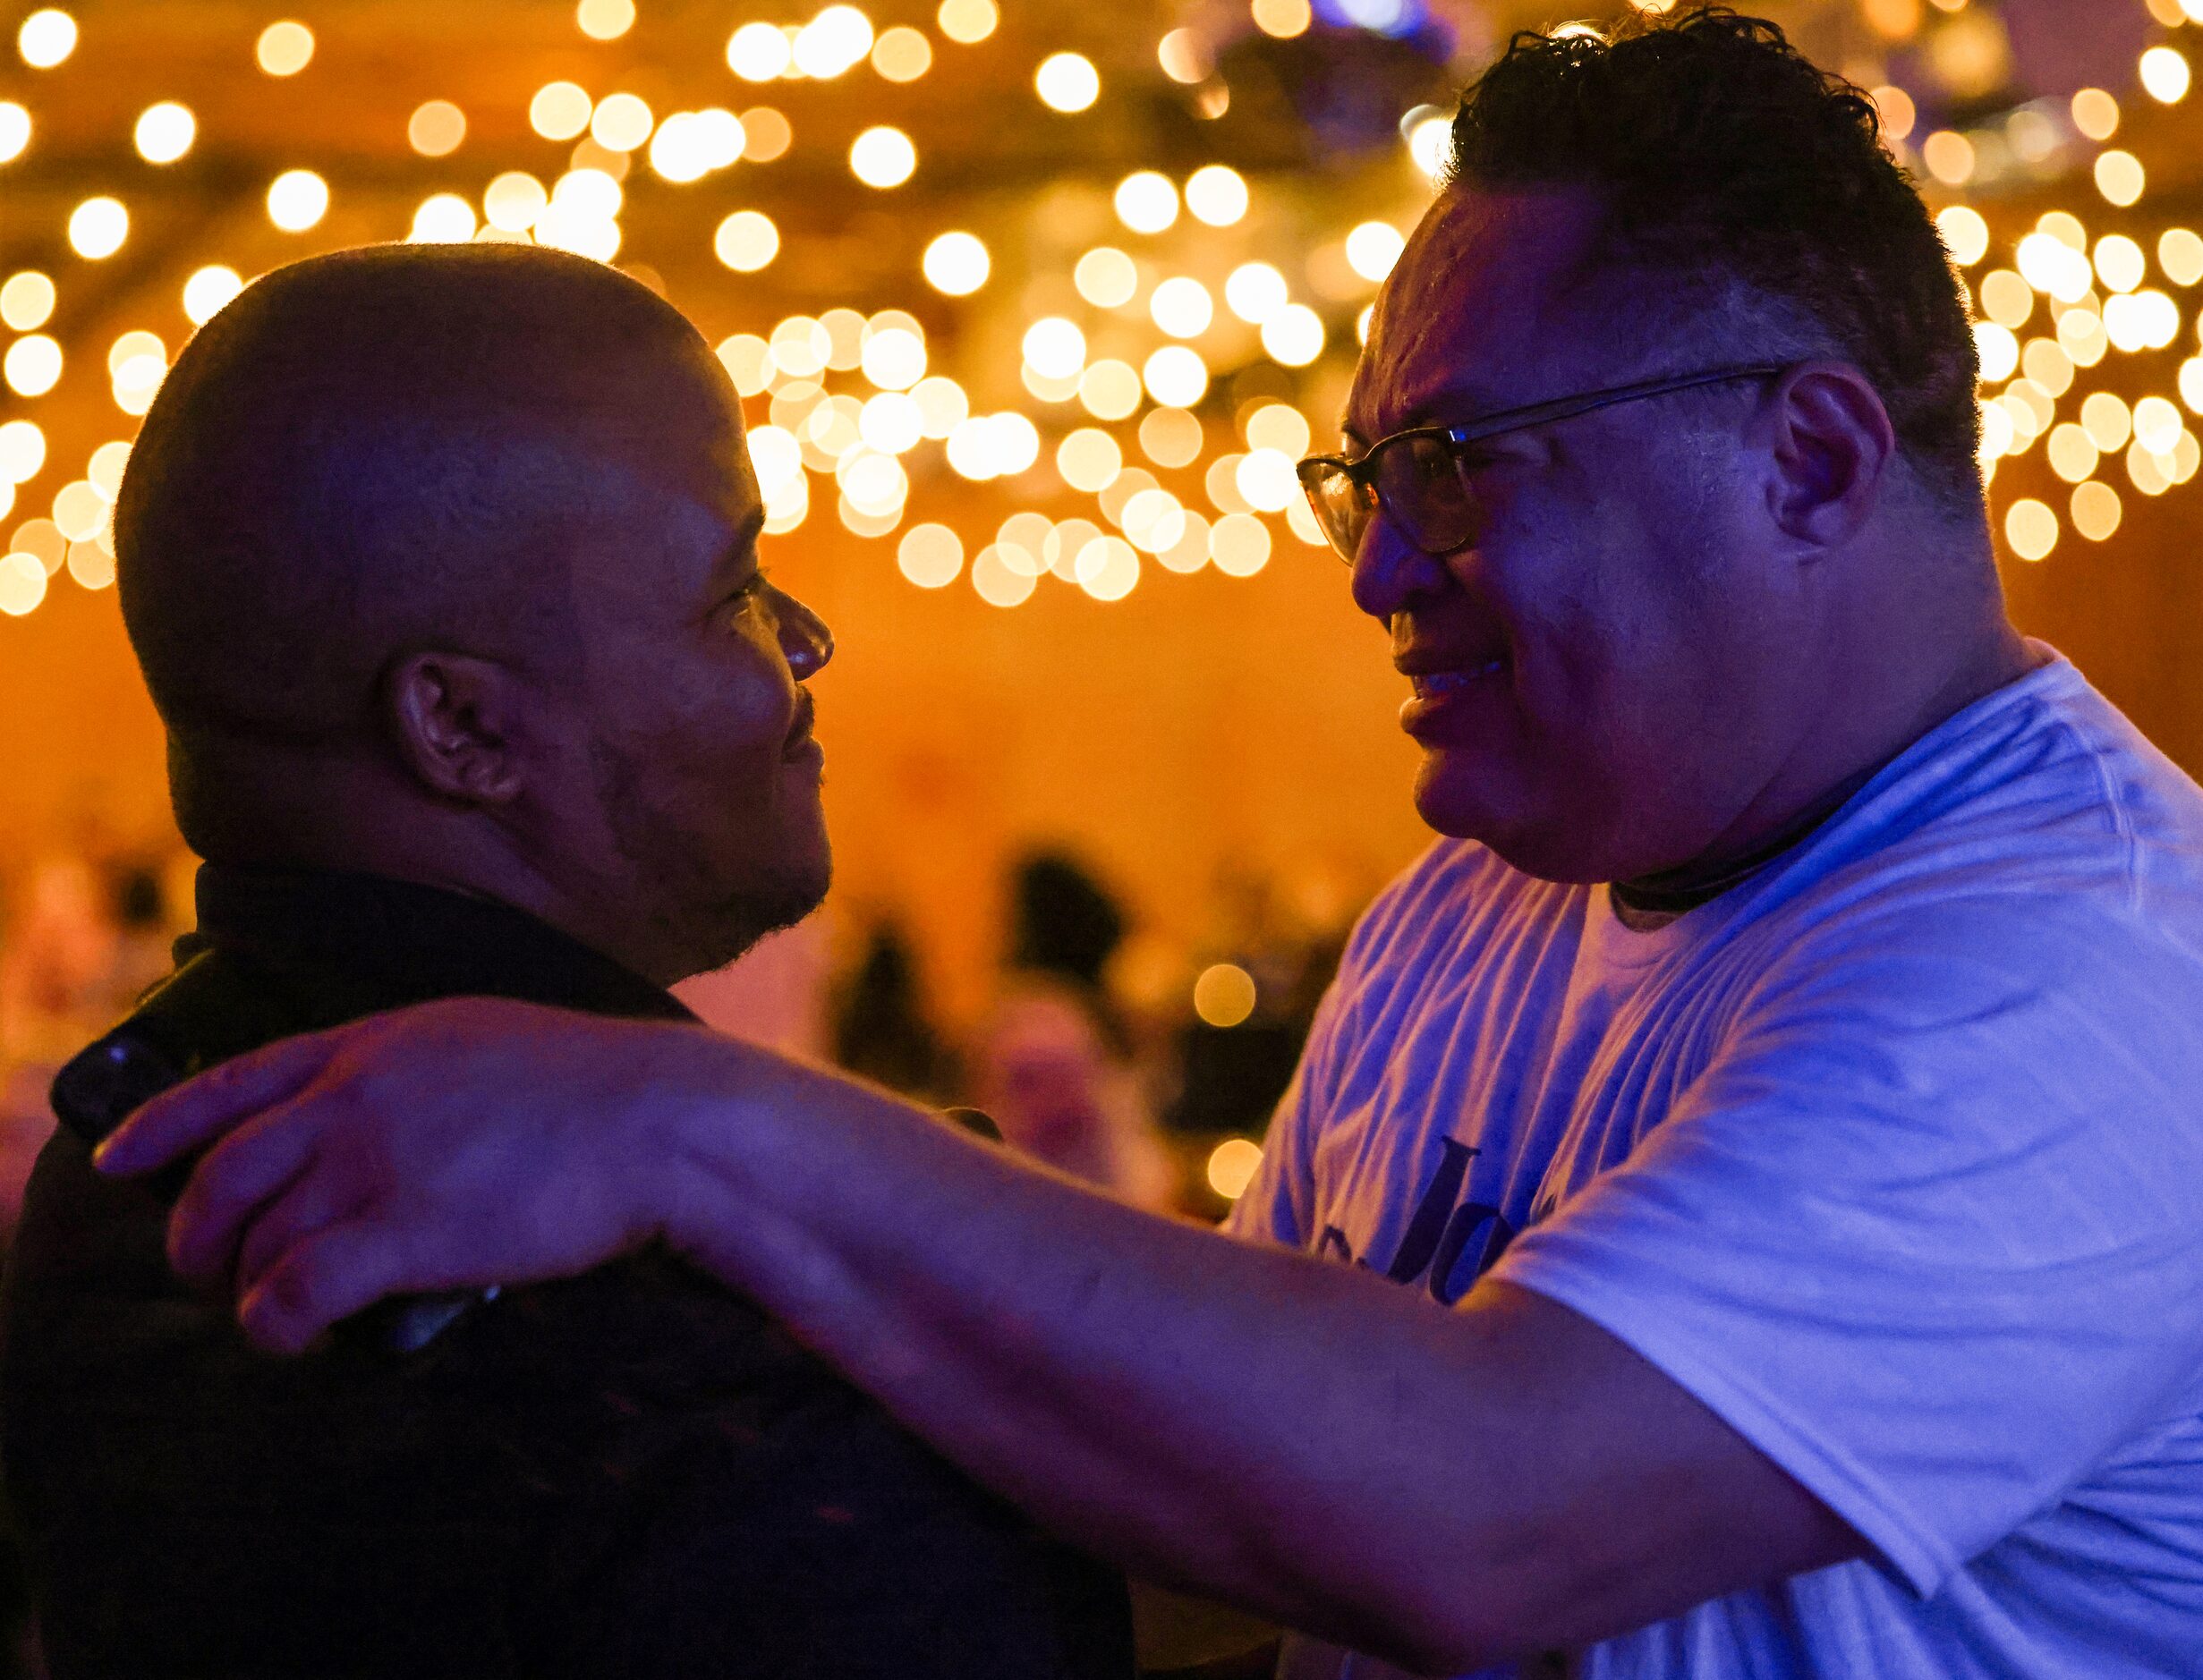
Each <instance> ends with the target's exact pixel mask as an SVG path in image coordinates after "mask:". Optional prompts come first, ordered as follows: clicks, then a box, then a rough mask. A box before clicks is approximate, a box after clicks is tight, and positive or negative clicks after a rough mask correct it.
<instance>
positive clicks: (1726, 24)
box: [1447, 6, 1981, 509]
mask: <svg viewBox="0 0 2203 1680" xmlns="http://www.w3.org/2000/svg"><path fill="white" fill-rule="evenodd" d="M1447 178H1448V180H1449V181H1450V182H1462V183H1465V184H1467V185H1471V186H1476V187H1488V188H1498V189H1502V190H1503V189H1507V188H1512V187H1528V186H1581V187H1588V188H1590V189H1592V190H1594V191H1596V192H1597V193H1598V194H1599V195H1600V196H1601V198H1602V199H1603V202H1604V205H1605V220H1604V224H1603V232H1602V237H1601V241H1600V245H1599V250H1598V252H1597V256H1598V258H1599V259H1601V262H1600V265H1599V266H1601V267H1604V266H1605V263H1606V262H1607V261H1611V262H1612V263H1613V264H1615V265H1617V266H1620V267H1626V268H1628V269H1629V270H1631V271H1634V272H1637V273H1643V274H1650V275H1652V276H1656V277H1657V278H1658V279H1659V281H1660V282H1661V283H1662V284H1661V291H1662V294H1663V301H1666V302H1668V303H1669V304H1670V305H1671V306H1672V305H1673V304H1675V303H1679V302H1680V304H1681V306H1682V307H1683V308H1684V309H1686V310H1688V309H1689V308H1691V307H1693V306H1694V305H1696V306H1697V307H1699V308H1704V307H1705V306H1706V305H1707V304H1709V303H1712V302H1715V301H1718V300H1719V298H1720V296H1721V294H1722V293H1728V292H1733V290H1734V288H1735V287H1736V286H1737V285H1738V284H1741V285H1742V286H1743V287H1744V288H1745V289H1746V291H1747V292H1748V293H1749V294H1753V295H1755V296H1756V298H1757V299H1758V300H1762V301H1772V302H1773V304H1774V305H1775V306H1776V309H1777V310H1778V311H1779V312H1781V313H1782V314H1785V315H1788V316H1790V317H1791V318H1793V319H1795V320H1796V326H1797V328H1798V331H1797V332H1796V333H1795V334H1794V336H1795V337H1797V338H1799V339H1802V340H1804V341H1805V342H1804V343H1802V344H1797V345H1795V346H1794V347H1796V348H1800V349H1804V348H1807V347H1808V346H1809V345H1810V344H1811V341H1812V340H1813V339H1816V338H1817V339H1819V340H1821V343H1820V344H1819V345H1817V346H1812V347H1813V348H1818V349H1820V350H1822V351H1823V352H1824V353H1833V354H1835V355H1838V356H1840V357H1842V359H1843V360H1845V361H1850V363H1852V364H1853V365H1854V366H1856V367H1857V368H1858V369H1859V371H1860V372H1862V373H1864V374H1865V375H1866V376H1867V378H1868V379H1870V380H1872V381H1873V383H1874V386H1875V389H1876V391H1877V392H1879V393H1880V395H1881V397H1882V401H1883V403H1884V407H1885V408H1886V409H1887V410H1888V412H1889V416H1890V420H1891V423H1892V425H1893V427H1894V428H1895V430H1896V433H1897V437H1898V441H1899V444H1900V445H1901V448H1902V450H1903V451H1904V453H1905V454H1907V456H1908V457H1909V458H1910V460H1911V462H1912V463H1913V466H1914V469H1915V471H1917V472H1918V475H1919V476H1920V478H1921V479H1922V480H1923V481H1924V483H1926V484H1927V486H1928V488H1930V489H1931V490H1933V491H1935V492H1936V493H1937V494H1938V495H1939V496H1943V497H1945V498H1948V499H1951V500H1952V501H1954V502H1956V503H1957V504H1959V505H1962V506H1967V507H1971V508H1975V509H1978V507H1979V506H1980V505H1981V476H1980V470H1979V466H1978V462H1977V458H1976V456H1977V451H1978V448H1979V445H1980V428H1981V417H1980V411H1979V409H1978V405H1977V401H1976V386H1977V383H1978V379H1979V377H1980V359H1979V356H1978V353H1977V352H1976V350H1975V347H1974V338H1973V331H1972V328H1971V327H1970V326H1969V323H1968V320H1967V310H1966V302H1965V293H1964V288H1963V286H1962V285H1961V282H1960V281H1959V278H1958V276H1957V273H1956V271H1955V270H1954V269H1953V268H1952V265H1951V259H1950V255H1949V253H1948V252H1947V251H1946V250H1944V245H1943V242H1942V240H1941V238H1940V237H1939V236H1938V235H1937V233H1936V232H1935V222H1934V220H1933V218H1932V217H1930V216H1929V215H1928V211H1927V206H1926V205H1925V204H1924V203H1922V202H1921V199H1920V196H1919V193H1918V191H1916V190H1915V188H1914V186H1913V183H1912V180H1911V178H1910V176H1909V175H1908V174H1906V173H1905V171H1904V170H1903V169H1902V168H1901V166H1900V165H1898V163H1897V161H1896V160H1895V159H1894V158H1893V157H1891V155H1890V153H1889V151H1888V150H1887V148H1884V145H1883V143H1882V134H1881V123H1880V120H1879V118H1878V117H1877V115H1876V111H1875V107H1874V103H1873V101H1872V100H1871V99H1869V98H1867V96H1866V95H1865V94H1864V93H1862V92H1860V91H1859V89H1857V88H1856V87H1853V86H1852V85H1851V84H1850V82H1848V81H1844V80H1843V79H1842V78H1841V77H1839V76H1833V75H1830V74H1828V73H1827V72H1824V71H1822V70H1820V69H1818V68H1816V66H1815V65H1814V64H1811V63H1809V62H1808V61H1807V59H1806V58H1805V57H1804V55H1801V54H1800V53H1799V51H1798V50H1797V48H1796V47H1792V46H1791V45H1790V41H1789V39H1788V38H1786V37H1785V36H1784V35H1783V33H1782V30H1781V29H1780V28H1779V27H1777V26H1776V25H1775V24H1773V23H1770V22H1767V21H1765V20H1763V19H1759V18H1751V17H1740V16H1739V15H1738V14H1737V13H1734V12H1732V11H1731V10H1730V9H1729V8H1727V7H1725V6H1707V7H1702V8H1700V9H1697V10H1696V11H1692V12H1688V13H1682V14H1680V15H1678V16H1672V17H1665V18H1663V17H1656V16H1650V15H1646V14H1642V13H1640V14H1638V15H1637V17H1635V18H1634V19H1632V20H1631V21H1629V22H1627V23H1624V24H1621V25H1620V26H1619V27H1618V28H1617V29H1616V30H1614V31H1613V32H1612V34H1611V35H1609V36H1606V37H1604V38H1601V37H1599V36H1595V35H1590V34H1582V33H1571V34H1566V35H1540V34H1535V33H1528V32H1526V33H1523V34H1519V35H1517V36H1516V37H1515V38H1514V39H1513V41H1512V42H1511V43H1510V46H1509V47H1508V49H1507V52H1506V54H1505V55H1504V56H1502V57H1501V59H1500V60H1499V62H1498V63H1497V64H1493V66H1492V68H1491V69H1490V70H1488V71H1487V72H1485V73H1484V76H1483V78H1482V79H1481V80H1479V81H1477V82H1476V84H1475V85H1474V86H1473V87H1471V88H1470V89H1468V91H1467V93H1466V94H1464V95H1463V96H1462V98H1461V108H1460V112H1459V115H1457V116H1456V117H1455V118H1454V121H1453V150H1452V156H1451V159H1450V165H1449V170H1448V177H1447ZM1800 316H1802V317H1803V318H1802V319H1797V318H1799V317H1800Z"/></svg>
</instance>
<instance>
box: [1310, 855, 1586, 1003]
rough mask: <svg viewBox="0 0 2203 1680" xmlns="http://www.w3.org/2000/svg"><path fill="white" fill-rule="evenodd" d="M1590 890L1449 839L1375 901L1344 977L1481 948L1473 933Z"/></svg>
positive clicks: (1357, 932)
mask: <svg viewBox="0 0 2203 1680" xmlns="http://www.w3.org/2000/svg"><path fill="white" fill-rule="evenodd" d="M1582 891H1583V889H1582V888H1580V887H1569V886H1566V885H1564V884H1560V883H1555V882H1552V881H1541V880H1538V879H1536V878H1534V877H1531V876H1527V875H1525V874H1523V873H1522V872H1521V871H1520V870H1516V869H1514V868H1512V867H1510V865H1508V864H1507V863H1505V862H1503V861H1501V859H1500V857H1499V855H1498V853H1494V852H1493V850H1492V849H1491V848H1490V847H1489V846H1487V845H1484V844H1483V843H1482V842H1480V841H1476V840H1464V839H1457V838H1455V837H1453V836H1444V835H1442V836H1439V837H1438V838H1436V839H1435V840H1433V842H1432V843H1431V844H1429V845H1428V846H1426V847H1425V848H1424V850H1423V853H1422V855H1421V856H1419V857H1417V858H1416V861H1414V862H1413V863H1410V864H1409V865H1408V867H1407V868H1406V869H1405V870H1401V871H1400V872H1399V874H1398V875H1396V876H1394V877H1393V878H1392V879H1391V881H1390V882H1389V883H1387V885H1386V886H1385V887H1384V889H1383V890H1382V892H1380V893H1379V894H1378V895H1377V896H1376V897H1375V898H1374V900H1372V901H1371V903H1370V905H1369V908H1368V909H1367V910H1366V911H1365V912H1363V914H1362V918H1361V920H1360V921H1358V922H1357V923H1356V925H1355V929H1354V936H1353V938H1352V939H1351V940H1350V941H1349V942H1348V947H1347V954H1346V961H1345V964H1344V972H1347V973H1348V974H1358V973H1366V972H1370V971H1384V970H1394V969H1401V968H1408V969H1423V968H1428V967H1430V966H1432V965H1433V964H1435V963H1441V962H1442V960H1443V958H1444V955H1445V954H1446V953H1447V952H1448V951H1450V950H1454V949H1458V948H1460V947H1462V946H1464V945H1465V944H1466V945H1467V946H1473V945H1474V944H1475V943H1476V939H1475V938H1469V937H1468V936H1470V935H1471V934H1473V933H1481V934H1488V933H1489V932H1490V930H1491V929H1492V927H1493V924H1495V923H1497V922H1499V921H1505V920H1507V919H1509V918H1511V917H1515V916H1518V915H1526V914H1530V915H1536V914H1547V913H1550V912H1552V911H1553V910H1554V909H1555V908H1556V907H1558V906H1559V904H1561V901H1562V900H1564V899H1566V898H1567V896H1568V895H1570V894H1571V893H1573V894H1578V895H1579V894H1581V892H1582Z"/></svg>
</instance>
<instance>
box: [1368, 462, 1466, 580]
mask: <svg viewBox="0 0 2203 1680" xmlns="http://www.w3.org/2000/svg"><path fill="white" fill-rule="evenodd" d="M1378 455H1379V459H1378V462H1377V471H1376V479H1377V499H1378V501H1379V502H1381V503H1382V505H1383V507H1384V511H1385V515H1386V517H1388V518H1390V519H1391V520H1394V521H1396V522H1398V523H1399V528H1400V530H1402V531H1403V532H1404V533H1405V534H1406V536H1407V538H1408V541H1410V542H1412V543H1413V544H1415V546H1416V547H1418V548H1420V549H1422V550H1423V552H1424V553H1425V554H1433V555H1439V554H1451V553H1452V552H1453V551H1454V550H1455V549H1457V548H1460V547H1466V546H1467V544H1468V543H1469V541H1470V540H1471V539H1474V538H1475V536H1476V491H1475V490H1473V489H1472V488H1470V487H1469V481H1468V469H1467V465H1466V463H1464V462H1463V461H1462V460H1461V457H1460V454H1459V451H1458V450H1457V449H1456V448H1455V447H1454V446H1453V445H1452V444H1450V442H1448V441H1447V440H1446V439H1445V438H1443V437H1434V436H1433V437H1400V438H1396V439H1394V440H1393V441H1392V442H1391V443H1389V444H1387V445H1385V446H1384V447H1383V448H1382V450H1380V451H1379V452H1378Z"/></svg>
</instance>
